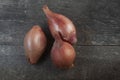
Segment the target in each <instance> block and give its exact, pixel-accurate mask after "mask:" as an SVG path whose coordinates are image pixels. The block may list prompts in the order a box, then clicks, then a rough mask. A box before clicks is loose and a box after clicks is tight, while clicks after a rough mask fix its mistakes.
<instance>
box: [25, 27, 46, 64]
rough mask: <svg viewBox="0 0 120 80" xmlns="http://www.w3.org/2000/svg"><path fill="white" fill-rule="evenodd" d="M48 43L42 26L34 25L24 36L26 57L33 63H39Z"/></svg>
mask: <svg viewBox="0 0 120 80" xmlns="http://www.w3.org/2000/svg"><path fill="white" fill-rule="evenodd" d="M46 44H47V39H46V36H45V34H44V32H43V31H42V29H41V28H40V26H38V25H35V26H33V27H32V29H31V30H30V31H28V33H27V34H26V35H25V38H24V48H25V53H26V57H27V59H28V60H29V62H30V63H31V64H35V63H37V61H38V60H39V58H40V57H41V56H42V54H43V52H44V51H45V47H46Z"/></svg>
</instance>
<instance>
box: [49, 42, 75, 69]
mask: <svg viewBox="0 0 120 80" xmlns="http://www.w3.org/2000/svg"><path fill="white" fill-rule="evenodd" d="M75 56H76V53H75V50H74V48H73V46H72V45H71V44H69V43H67V42H64V41H62V42H59V41H55V42H54V44H53V47H52V50H51V59H52V62H53V64H54V65H56V66H57V67H58V68H64V69H65V68H71V67H73V65H74V64H73V63H74V60H75Z"/></svg>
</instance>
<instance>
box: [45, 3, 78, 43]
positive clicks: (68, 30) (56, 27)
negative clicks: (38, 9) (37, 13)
mask: <svg viewBox="0 0 120 80" xmlns="http://www.w3.org/2000/svg"><path fill="white" fill-rule="evenodd" d="M43 11H44V13H45V15H46V17H47V19H48V24H49V29H50V31H51V34H52V36H53V37H54V38H55V34H58V35H59V33H60V35H61V38H62V39H63V40H65V41H67V42H69V43H71V44H75V43H76V42H77V37H76V29H75V26H74V24H73V23H72V21H71V20H70V19H68V18H67V17H65V16H63V15H61V14H58V13H55V12H52V11H51V10H50V9H49V8H48V7H47V5H44V6H43Z"/></svg>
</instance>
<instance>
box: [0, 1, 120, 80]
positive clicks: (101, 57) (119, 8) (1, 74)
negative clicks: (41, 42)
mask: <svg viewBox="0 0 120 80" xmlns="http://www.w3.org/2000/svg"><path fill="white" fill-rule="evenodd" d="M45 4H47V5H48V6H49V8H50V9H51V10H53V11H54V12H57V13H61V14H63V15H65V16H67V17H69V18H70V19H71V20H72V21H73V23H74V24H75V26H76V29H77V37H78V43H77V44H76V45H75V46H74V47H75V50H76V54H77V57H76V61H75V67H74V68H72V69H69V70H60V69H57V68H56V67H55V66H54V65H53V64H52V62H51V58H50V48H51V46H52V42H53V38H52V37H51V34H50V32H49V30H48V25H47V19H46V17H45V14H44V13H43V11H42V6H43V5H45ZM36 24H38V25H40V26H41V27H42V29H43V30H44V32H45V34H46V36H47V38H48V43H49V44H48V45H49V46H48V48H47V50H46V51H45V53H44V55H43V57H42V59H40V61H39V63H38V64H36V65H30V64H29V63H28V62H27V60H26V58H25V55H24V49H23V39H24V35H25V34H26V32H27V31H28V30H30V29H31V27H32V26H33V25H36ZM41 79H42V80H120V0H100V1H98V0H0V80H41Z"/></svg>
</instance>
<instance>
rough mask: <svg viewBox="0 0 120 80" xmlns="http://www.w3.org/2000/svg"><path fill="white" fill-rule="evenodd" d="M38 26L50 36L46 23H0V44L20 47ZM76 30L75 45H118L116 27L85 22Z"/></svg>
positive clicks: (118, 33) (119, 42)
mask: <svg viewBox="0 0 120 80" xmlns="http://www.w3.org/2000/svg"><path fill="white" fill-rule="evenodd" d="M35 24H38V25H40V26H41V27H42V28H43V30H44V31H45V33H46V34H47V36H48V37H49V36H50V32H49V29H48V25H47V22H45V20H43V21H37V20H28V21H22V20H21V21H17V20H16V21H12V20H7V21H4V20H1V21H0V25H1V27H0V44H5V43H10V44H11V45H15V44H16V45H22V44H23V43H22V42H23V39H24V35H25V34H26V33H27V31H28V30H30V29H31V28H32V26H33V25H35ZM76 28H77V37H78V43H77V45H78V46H79V45H120V32H119V29H120V28H119V27H118V26H113V25H107V24H106V25H104V24H102V23H99V22H97V21H95V20H93V21H91V22H90V21H88V22H87V21H86V22H85V24H82V25H81V26H80V27H76Z"/></svg>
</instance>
